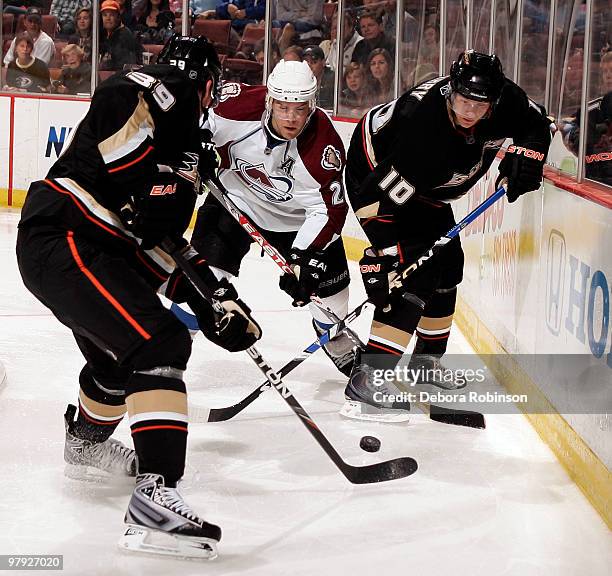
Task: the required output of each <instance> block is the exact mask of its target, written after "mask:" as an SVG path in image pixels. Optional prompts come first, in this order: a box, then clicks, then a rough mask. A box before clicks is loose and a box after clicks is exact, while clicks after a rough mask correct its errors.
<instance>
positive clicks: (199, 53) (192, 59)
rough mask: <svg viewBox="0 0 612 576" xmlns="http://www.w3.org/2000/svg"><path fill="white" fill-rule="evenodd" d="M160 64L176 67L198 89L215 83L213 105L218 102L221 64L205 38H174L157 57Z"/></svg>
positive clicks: (175, 36) (176, 36)
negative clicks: (207, 83)
mask: <svg viewBox="0 0 612 576" xmlns="http://www.w3.org/2000/svg"><path fill="white" fill-rule="evenodd" d="M157 63H158V64H170V65H171V66H176V67H177V68H179V69H180V70H182V71H183V72H185V74H187V76H189V78H190V79H191V80H193V81H194V82H195V83H196V84H197V85H198V87H203V86H205V85H206V82H207V81H208V80H212V81H213V90H212V98H213V105H214V104H216V103H217V102H218V96H219V91H220V85H221V63H220V62H219V57H218V56H217V52H216V51H215V49H214V47H213V45H212V44H211V43H210V42H209V41H208V40H207V39H206V38H205V37H204V36H198V37H197V38H192V37H191V36H178V35H176V34H175V35H174V36H172V37H171V38H170V39H169V40H168V42H166V45H165V46H164V47H163V48H162V50H161V52H160V53H159V56H158V57H157Z"/></svg>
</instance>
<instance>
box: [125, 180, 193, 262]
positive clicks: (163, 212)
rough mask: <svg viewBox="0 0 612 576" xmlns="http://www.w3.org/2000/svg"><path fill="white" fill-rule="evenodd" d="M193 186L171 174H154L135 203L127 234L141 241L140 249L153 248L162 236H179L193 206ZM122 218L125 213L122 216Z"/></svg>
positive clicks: (186, 223)
mask: <svg viewBox="0 0 612 576" xmlns="http://www.w3.org/2000/svg"><path fill="white" fill-rule="evenodd" d="M195 200H196V193H195V190H194V189H193V184H190V183H189V182H186V181H185V180H183V179H182V178H178V177H177V175H176V174H175V173H174V172H172V171H168V172H158V173H157V175H156V176H155V177H154V178H153V179H152V180H151V182H150V183H149V184H148V186H147V189H146V190H145V195H144V196H143V197H141V198H137V199H135V201H134V202H135V206H134V212H133V214H132V216H131V221H130V222H129V228H130V231H131V232H132V233H133V234H134V235H135V236H137V237H138V238H141V239H142V244H141V245H142V248H143V249H145V250H148V249H150V248H153V247H155V246H157V245H158V244H159V243H160V242H161V240H162V239H163V238H164V237H165V236H170V237H175V236H182V235H183V232H184V231H185V229H186V228H187V225H188V224H189V219H190V217H191V214H192V213H193V208H194V206H195ZM123 214H125V213H123Z"/></svg>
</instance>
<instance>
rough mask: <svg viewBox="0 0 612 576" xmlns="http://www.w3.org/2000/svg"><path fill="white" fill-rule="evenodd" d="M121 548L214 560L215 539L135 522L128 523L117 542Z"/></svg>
mask: <svg viewBox="0 0 612 576" xmlns="http://www.w3.org/2000/svg"><path fill="white" fill-rule="evenodd" d="M117 545H118V546H119V548H120V549H121V550H125V551H129V552H136V553H140V554H154V555H161V556H173V557H174V558H184V559H186V560H214V559H215V558H216V557H217V541H216V540H213V539H211V538H196V537H192V536H177V535H174V534H168V533H167V532H163V531H161V530H154V529H152V528H146V527H143V526H137V525H136V524H128V525H127V527H126V529H125V531H124V532H123V535H122V536H121V538H119V542H118V543H117Z"/></svg>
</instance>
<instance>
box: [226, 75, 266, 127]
mask: <svg viewBox="0 0 612 576" xmlns="http://www.w3.org/2000/svg"><path fill="white" fill-rule="evenodd" d="M267 92H268V90H267V88H266V87H265V86H250V85H249V84H240V83H238V82H227V83H225V84H223V88H222V89H221V95H220V97H219V105H218V106H217V107H216V108H215V114H216V115H217V116H222V117H223V118H229V119H231V120H244V121H248V120H252V121H255V120H260V119H261V115H262V114H263V111H264V110H265V107H266V94H267Z"/></svg>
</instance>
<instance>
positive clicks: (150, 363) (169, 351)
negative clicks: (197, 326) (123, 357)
mask: <svg viewBox="0 0 612 576" xmlns="http://www.w3.org/2000/svg"><path fill="white" fill-rule="evenodd" d="M190 355H191V336H190V335H189V330H187V328H186V327H185V325H184V324H182V323H181V322H180V321H178V320H176V321H174V322H172V323H168V324H167V325H166V327H165V328H164V329H163V330H161V331H160V332H158V333H157V334H155V335H154V336H153V337H152V338H151V339H150V340H148V341H147V342H145V343H144V344H143V345H142V346H140V347H139V348H138V350H136V351H135V352H134V353H133V354H132V355H131V356H130V358H129V360H128V363H129V364H130V366H131V368H132V369H133V370H134V371H145V370H151V369H153V368H156V367H160V366H161V367H166V366H167V367H171V368H175V369H176V370H179V371H182V370H185V368H187V361H188V360H189V356H190Z"/></svg>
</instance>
